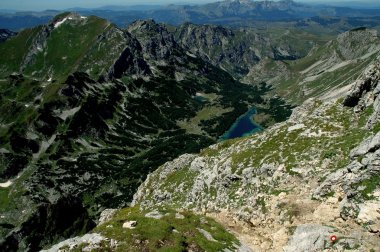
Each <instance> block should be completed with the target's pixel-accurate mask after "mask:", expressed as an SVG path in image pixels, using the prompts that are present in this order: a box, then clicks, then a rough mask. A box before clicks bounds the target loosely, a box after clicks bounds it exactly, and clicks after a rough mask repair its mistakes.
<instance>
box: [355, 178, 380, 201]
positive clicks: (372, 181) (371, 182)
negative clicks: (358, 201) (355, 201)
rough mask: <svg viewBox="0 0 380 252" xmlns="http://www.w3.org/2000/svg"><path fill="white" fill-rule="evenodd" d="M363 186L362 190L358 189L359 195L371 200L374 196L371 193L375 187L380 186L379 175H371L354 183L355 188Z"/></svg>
mask: <svg viewBox="0 0 380 252" xmlns="http://www.w3.org/2000/svg"><path fill="white" fill-rule="evenodd" d="M361 186H363V187H365V188H364V190H361V191H359V193H360V195H361V197H362V198H363V199H365V200H371V199H374V198H375V197H374V196H373V195H371V194H372V193H373V192H374V191H375V190H376V188H378V187H380V175H373V176H371V177H370V178H369V179H366V180H363V181H361V182H360V183H358V184H356V188H358V187H361Z"/></svg>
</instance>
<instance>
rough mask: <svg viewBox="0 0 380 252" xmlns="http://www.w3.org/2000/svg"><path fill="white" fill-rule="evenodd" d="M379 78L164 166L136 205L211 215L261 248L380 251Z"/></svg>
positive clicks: (375, 74) (370, 72)
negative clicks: (260, 129)
mask: <svg viewBox="0 0 380 252" xmlns="http://www.w3.org/2000/svg"><path fill="white" fill-rule="evenodd" d="M379 77H380V72H379V64H378V63H375V64H373V65H371V66H369V67H368V68H367V70H366V71H365V72H364V73H363V74H362V75H361V76H360V78H359V79H358V80H357V81H355V82H354V83H353V84H352V85H351V87H352V88H351V89H350V90H349V91H348V92H347V91H345V92H340V96H338V97H335V98H334V99H333V100H331V99H330V100H319V99H318V98H315V99H309V100H308V101H306V102H305V103H304V104H303V105H301V106H300V107H298V108H296V109H295V110H294V111H293V114H292V116H291V118H290V119H289V120H288V121H287V122H284V123H280V124H277V125H275V126H273V127H271V128H269V129H267V130H266V131H265V132H263V133H260V134H257V135H255V136H252V137H249V138H244V139H239V140H233V141H226V142H221V143H219V144H216V145H213V146H211V147H209V148H207V149H204V150H203V151H202V152H201V153H200V154H199V155H183V156H181V157H179V158H178V159H176V160H174V161H172V162H168V163H166V164H165V165H163V166H162V167H160V168H159V169H158V170H157V171H156V172H154V173H152V174H150V175H149V176H148V178H147V180H146V181H145V182H144V183H143V184H142V185H141V186H140V188H139V190H138V192H137V193H136V194H135V195H134V201H133V204H134V205H139V206H141V208H143V209H151V208H155V207H158V206H160V207H165V206H177V207H179V208H181V209H183V208H185V209H191V210H194V211H199V212H202V213H204V214H206V215H210V216H212V217H214V218H216V219H217V220H219V221H220V222H222V223H223V224H224V225H226V226H228V227H230V228H231V229H232V230H234V231H235V232H236V233H238V237H239V238H240V239H242V240H243V241H244V242H245V243H247V244H248V245H250V246H251V248H252V249H253V250H255V251H269V250H270V251H279V250H282V249H283V250H285V251H320V250H324V249H331V248H332V247H334V248H339V249H341V250H344V249H358V250H359V251H366V250H369V249H373V248H378V247H380V243H379V239H378V234H379V219H378V215H379V213H378V207H379V204H380V197H379V196H380V180H379V173H380V170H379V167H380V166H379V160H380V159H379V154H380V150H379V146H380V142H379V140H380V135H379V134H380V133H379V132H378V131H379V121H378V120H376V119H372V118H374V117H375V116H376V114H377V111H378V109H379V108H378V106H379V105H378V104H379V103H378V102H377V99H378V91H377V90H378V85H379V81H378V80H379ZM363 85H365V88H362V86H363ZM345 89H346V88H345ZM358 90H360V91H358ZM350 97H357V98H356V99H357V102H356V104H353V103H347V100H350V99H352V98H350ZM346 105H350V106H346ZM371 123H372V124H371ZM370 124H371V125H372V126H369V125H370ZM332 236H334V237H337V239H336V238H334V239H336V240H334V241H331V237H332Z"/></svg>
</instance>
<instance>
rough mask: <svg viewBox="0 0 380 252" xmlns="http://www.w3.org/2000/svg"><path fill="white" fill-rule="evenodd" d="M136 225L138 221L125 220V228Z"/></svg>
mask: <svg viewBox="0 0 380 252" xmlns="http://www.w3.org/2000/svg"><path fill="white" fill-rule="evenodd" d="M136 225H137V221H127V222H124V224H123V228H128V229H134V228H135V227H136Z"/></svg>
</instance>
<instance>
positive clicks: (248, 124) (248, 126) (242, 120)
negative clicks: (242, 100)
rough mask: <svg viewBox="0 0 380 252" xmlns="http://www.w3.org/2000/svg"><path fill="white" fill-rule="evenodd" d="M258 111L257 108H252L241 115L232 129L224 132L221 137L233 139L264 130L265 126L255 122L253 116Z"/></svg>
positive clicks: (222, 138)
mask: <svg viewBox="0 0 380 252" xmlns="http://www.w3.org/2000/svg"><path fill="white" fill-rule="evenodd" d="M256 113H257V111H256V109H255V108H253V109H250V110H249V111H248V112H247V113H245V114H244V115H242V116H240V117H239V118H238V119H237V120H236V121H235V123H234V124H233V125H232V126H231V127H230V129H229V130H228V131H227V132H226V133H224V134H223V135H222V136H221V137H220V139H221V140H226V139H233V138H238V137H244V136H249V135H252V134H254V133H256V132H259V131H262V130H263V128H262V127H261V126H260V125H258V124H257V123H255V121H254V120H253V116H254V115H255V114H256Z"/></svg>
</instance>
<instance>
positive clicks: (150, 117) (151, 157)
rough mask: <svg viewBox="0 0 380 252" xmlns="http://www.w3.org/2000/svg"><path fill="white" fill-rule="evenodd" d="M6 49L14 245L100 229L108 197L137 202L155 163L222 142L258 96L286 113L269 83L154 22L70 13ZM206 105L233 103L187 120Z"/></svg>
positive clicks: (4, 228)
mask: <svg viewBox="0 0 380 252" xmlns="http://www.w3.org/2000/svg"><path fill="white" fill-rule="evenodd" d="M0 52H1V53H2V54H4V55H6V56H7V57H6V58H1V60H0V78H1V79H0V97H1V99H0V112H1V117H0V176H1V181H0V182H7V181H9V185H7V186H5V187H1V188H0V196H1V201H0V213H1V215H2V216H4V218H1V220H0V234H1V235H0V236H1V237H2V240H1V241H0V248H1V249H5V250H6V251H14V250H27V249H31V250H38V249H39V248H41V247H43V246H46V245H47V244H51V243H53V242H55V241H57V240H59V239H61V238H63V237H68V236H71V235H76V234H80V233H83V232H84V231H88V230H89V229H90V228H92V227H93V225H94V223H93V220H94V219H96V218H97V217H98V214H99V213H100V211H102V210H103V209H104V208H116V207H123V206H126V205H127V204H128V202H130V201H131V197H132V195H133V193H134V192H135V190H136V188H137V186H138V185H139V184H141V182H142V181H143V180H144V179H145V177H146V175H147V174H148V173H149V172H151V171H153V170H155V169H156V168H157V167H158V166H160V165H162V164H163V163H165V162H166V161H168V160H172V159H174V158H176V157H177V156H178V155H180V154H183V153H192V152H197V151H199V150H200V149H201V148H203V147H206V146H208V145H210V144H212V143H214V142H216V140H217V138H218V137H219V136H220V135H222V134H223V133H224V132H225V131H226V130H227V129H228V128H229V127H230V125H232V123H233V122H234V121H235V120H236V118H237V117H238V116H240V115H241V114H243V113H244V112H245V111H246V110H247V109H248V108H249V107H252V106H258V107H262V108H263V109H265V108H270V109H268V112H267V113H269V114H271V115H272V116H271V117H270V118H271V119H273V120H274V121H278V120H282V119H283V116H282V114H281V113H277V112H276V111H277V110H276V108H275V107H273V106H277V105H276V104H272V103H270V102H269V103H268V102H267V101H266V100H263V99H262V98H261V97H262V96H263V95H265V93H267V92H268V91H269V88H268V87H266V86H249V85H245V84H242V83H240V82H238V81H236V80H235V79H234V78H233V77H231V75H229V74H228V73H227V72H225V71H223V70H221V69H220V68H218V67H215V66H213V65H212V64H210V63H207V62H205V61H203V60H202V59H200V58H197V57H194V56H190V55H188V54H187V53H186V51H185V50H184V49H183V48H182V47H181V46H180V45H179V44H177V42H176V41H175V39H174V36H173V35H172V34H171V33H170V32H169V31H167V30H166V28H165V27H164V26H162V25H158V24H156V23H155V22H153V21H139V22H136V23H134V24H132V25H131V26H130V27H128V31H127V30H121V29H119V28H117V27H116V26H114V25H112V24H110V23H109V22H107V21H105V20H102V19H99V18H97V17H87V18H84V17H81V16H79V15H76V14H70V13H64V14H62V15H60V16H57V17H56V18H55V19H54V20H53V21H52V22H51V23H49V24H48V25H44V26H40V27H37V28H33V29H29V30H24V31H22V32H20V33H19V34H18V35H17V36H15V37H13V38H11V39H9V40H7V41H6V42H4V43H1V44H0ZM197 93H202V94H204V95H205V96H208V97H212V99H210V100H208V99H204V100H199V99H196V98H195V97H196V94H197ZM271 104H272V105H271ZM284 108H285V110H287V111H286V113H287V115H289V113H290V109H289V108H287V107H284ZM205 109H206V110H207V109H208V110H210V111H212V110H219V111H221V113H218V114H211V113H204V114H203V115H202V121H201V123H199V125H197V127H199V129H200V131H199V132H192V131H189V130H187V129H184V128H182V127H180V126H179V122H181V121H182V122H183V121H187V120H192V118H196V117H197V116H198V115H199V113H200V112H201V111H205ZM272 112H273V113H272ZM200 246H203V245H200Z"/></svg>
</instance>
